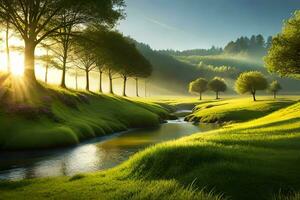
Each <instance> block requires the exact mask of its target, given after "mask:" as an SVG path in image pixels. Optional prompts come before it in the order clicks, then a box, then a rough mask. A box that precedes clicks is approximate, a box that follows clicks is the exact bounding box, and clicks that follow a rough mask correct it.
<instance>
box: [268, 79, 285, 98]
mask: <svg viewBox="0 0 300 200" xmlns="http://www.w3.org/2000/svg"><path fill="white" fill-rule="evenodd" d="M281 89H282V87H281V85H280V83H279V82H278V81H273V82H272V83H271V84H270V88H269V90H270V91H271V92H272V93H273V95H274V99H276V95H277V93H278V91H279V90H281Z"/></svg>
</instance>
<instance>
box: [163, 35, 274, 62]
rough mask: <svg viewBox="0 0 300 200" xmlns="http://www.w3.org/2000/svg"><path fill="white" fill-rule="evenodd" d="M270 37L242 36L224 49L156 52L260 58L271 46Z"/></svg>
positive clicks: (176, 54)
mask: <svg viewBox="0 0 300 200" xmlns="http://www.w3.org/2000/svg"><path fill="white" fill-rule="evenodd" d="M271 41H272V37H271V36H270V37H268V38H266V39H265V38H264V37H263V36H262V35H261V34H259V35H252V36H251V37H250V38H248V37H246V36H242V37H240V38H238V39H236V40H235V41H230V42H229V43H228V44H227V45H226V46H225V47H224V49H223V48H220V47H215V46H212V47H211V48H210V49H191V50H184V51H177V50H172V49H167V50H160V51H158V52H160V53H163V54H167V55H171V56H209V55H221V54H247V55H249V56H255V57H262V56H264V55H265V54H266V52H267V50H268V48H269V47H270V45H271Z"/></svg>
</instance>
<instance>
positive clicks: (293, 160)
mask: <svg viewBox="0 0 300 200" xmlns="http://www.w3.org/2000/svg"><path fill="white" fill-rule="evenodd" d="M227 101H236V100H227ZM247 101H248V100H245V99H243V100H241V102H244V103H245V102H247ZM280 101H282V102H289V103H288V104H285V106H284V105H282V106H280V107H276V108H277V109H278V110H277V111H274V112H272V113H270V114H266V115H265V116H262V117H260V118H258V119H254V120H252V121H249V122H244V123H237V124H232V125H228V126H225V127H223V128H221V129H219V130H215V131H210V132H206V133H199V134H195V135H192V136H189V137H185V138H182V139H179V140H176V141H171V142H167V143H163V144H159V145H156V146H153V147H150V148H148V149H146V150H144V151H142V152H140V153H138V154H136V155H135V156H133V157H132V158H131V159H129V160H128V161H127V162H125V163H124V164H122V165H120V166H118V167H116V168H113V169H111V170H108V171H105V172H99V173H93V174H86V175H84V176H83V177H82V175H81V176H80V178H76V177H75V178H68V177H61V178H49V179H36V180H25V181H21V182H10V183H8V182H2V183H1V184H0V191H1V194H2V195H3V197H7V198H10V199H18V198H20V197H22V198H25V197H30V198H33V199H34V198H36V199H43V198H46V197H49V195H51V197H52V198H74V197H76V198H77V199H83V198H101V199H157V198H158V197H159V198H160V199H170V197H174V198H175V197H178V198H176V199H220V197H219V196H215V195H207V194H209V193H210V191H212V190H213V191H215V194H223V197H229V199H236V200H240V199H245V200H248V199H249V200H253V199H291V200H297V198H298V196H297V194H295V195H294V192H296V193H297V192H298V193H299V191H300V182H299V180H300V173H299V166H300V157H299V155H300V150H299V149H300V120H299V119H300V103H293V104H292V105H290V104H291V103H292V102H290V100H286V99H285V100H280ZM263 102H264V103H265V105H264V106H263V104H262V103H263ZM263 102H260V103H259V104H258V105H259V106H261V107H257V108H259V109H265V108H264V107H266V106H272V103H271V104H269V103H266V102H271V101H263ZM214 103H216V102H214ZM217 103H221V102H217ZM252 103H255V102H252V101H249V103H248V104H249V105H250V104H252ZM231 105H235V106H237V107H240V105H239V104H237V103H231ZM281 107H283V108H282V109H280V108H281ZM270 112H271V111H270ZM70 179H71V180H72V181H71V182H70ZM73 179H74V180H73ZM203 188H204V190H202V189H203ZM201 190H202V191H201ZM199 191H200V192H199ZM294 196H295V197H294Z"/></svg>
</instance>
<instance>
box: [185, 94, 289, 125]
mask: <svg viewBox="0 0 300 200" xmlns="http://www.w3.org/2000/svg"><path fill="white" fill-rule="evenodd" d="M262 99H264V100H259V101H256V102H253V101H252V100H251V99H250V98H243V99H241V98H233V99H223V100H220V101H203V102H202V103H201V104H198V105H197V106H196V107H195V109H194V112H193V113H192V114H191V115H189V116H187V117H186V120H187V121H191V122H200V123H216V122H217V123H224V122H245V121H248V120H252V119H256V118H260V117H263V116H265V115H267V114H269V113H271V112H274V111H276V110H278V109H280V108H283V107H286V106H288V105H291V104H293V103H294V101H293V100H291V99H290V98H288V99H278V100H276V101H274V100H273V99H270V98H266V97H263V98H262Z"/></svg>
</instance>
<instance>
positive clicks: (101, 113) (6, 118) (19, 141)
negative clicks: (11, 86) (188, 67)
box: [0, 88, 171, 150]
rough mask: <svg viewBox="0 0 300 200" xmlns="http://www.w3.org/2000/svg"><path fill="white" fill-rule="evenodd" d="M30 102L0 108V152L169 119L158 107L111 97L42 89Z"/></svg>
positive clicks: (46, 145)
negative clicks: (0, 150)
mask: <svg viewBox="0 0 300 200" xmlns="http://www.w3.org/2000/svg"><path fill="white" fill-rule="evenodd" d="M45 90H46V91H45ZM36 99H37V100H35V102H31V103H16V104H11V103H8V104H5V103H3V104H2V105H0V149H2V150H20V149H40V148H54V147H61V146H68V145H76V144H78V143H79V142H81V141H83V140H86V139H89V138H93V137H96V136H102V135H106V134H110V133H113V132H118V131H124V130H127V129H129V128H145V127H154V126H158V125H159V124H160V123H162V122H163V121H164V120H165V119H167V118H169V117H170V115H169V110H168V109H167V108H165V107H163V106H162V105H158V104H156V103H151V102H150V101H148V102H146V101H134V100H130V99H127V98H122V97H118V96H112V95H111V96H109V95H101V94H96V93H86V92H75V91H69V90H58V89H57V88H56V89H51V88H44V89H43V92H42V93H41V94H39V97H38V98H36ZM170 109H171V108H170Z"/></svg>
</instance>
